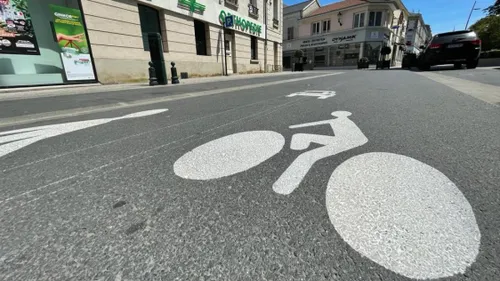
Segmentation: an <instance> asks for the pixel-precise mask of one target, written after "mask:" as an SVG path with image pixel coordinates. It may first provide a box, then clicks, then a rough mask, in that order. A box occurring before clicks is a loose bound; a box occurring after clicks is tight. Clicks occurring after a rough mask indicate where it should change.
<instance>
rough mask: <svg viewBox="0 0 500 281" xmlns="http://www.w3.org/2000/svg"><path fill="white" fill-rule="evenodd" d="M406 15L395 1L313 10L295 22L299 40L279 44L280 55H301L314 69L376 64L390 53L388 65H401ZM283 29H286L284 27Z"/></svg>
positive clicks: (357, 0) (355, 1) (358, 0)
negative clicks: (385, 49) (382, 54)
mask: <svg viewBox="0 0 500 281" xmlns="http://www.w3.org/2000/svg"><path fill="white" fill-rule="evenodd" d="M407 18H408V11H407V9H406V8H405V6H404V5H403V3H402V2H401V1H399V0H394V1H380V0H345V1H341V2H336V3H333V4H330V5H326V6H323V7H319V8H317V9H316V10H315V11H313V12H311V13H310V14H309V15H307V16H305V17H303V18H302V19H300V20H299V38H295V39H294V40H285V41H283V50H284V53H287V54H290V55H291V54H293V52H294V51H295V50H297V49H301V50H303V51H304V52H305V56H306V57H307V62H308V63H310V64H312V65H313V66H315V67H322V66H354V65H356V64H357V61H358V60H359V59H360V58H362V57H367V58H368V59H369V60H370V62H371V63H375V62H376V61H378V60H380V59H381V58H380V50H381V48H382V47H383V46H389V47H391V49H392V53H391V55H390V58H389V57H388V58H386V59H391V61H392V64H393V65H394V64H398V63H400V62H401V61H402V57H403V53H404V36H405V31H406V24H407ZM284 28H286V26H284Z"/></svg>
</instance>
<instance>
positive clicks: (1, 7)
mask: <svg viewBox="0 0 500 281" xmlns="http://www.w3.org/2000/svg"><path fill="white" fill-rule="evenodd" d="M0 54H20V55H40V50H39V49H38V44H37V41H36V37H35V30H34V29H33V24H32V22H31V17H30V14H29V13H28V3H27V0H0Z"/></svg>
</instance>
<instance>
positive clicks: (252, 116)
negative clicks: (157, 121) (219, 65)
mask: <svg viewBox="0 0 500 281" xmlns="http://www.w3.org/2000/svg"><path fill="white" fill-rule="evenodd" d="M303 99H305V98H299V99H297V100H293V101H289V102H286V103H283V104H279V105H276V106H273V107H272V108H270V109H266V110H263V111H261V112H257V113H254V114H250V115H248V116H245V117H242V118H239V119H236V120H233V121H230V122H227V123H224V124H222V125H219V126H216V127H213V128H210V129H207V130H204V131H202V132H199V133H197V134H194V135H191V136H188V137H186V138H182V139H178V140H174V141H171V142H169V143H166V144H162V145H160V146H156V147H153V148H150V149H147V150H144V151H141V152H139V153H136V154H133V155H129V156H127V157H124V158H121V159H118V160H115V161H110V162H109V163H107V164H103V165H101V166H97V167H95V168H92V169H89V170H87V171H83V172H79V173H76V174H74V175H71V176H68V177H66V178H63V179H59V180H57V181H55V182H51V183H48V184H46V185H44V186H39V187H36V188H34V189H32V190H28V191H25V192H22V193H20V194H17V195H13V196H10V197H7V198H0V206H2V205H4V204H6V203H8V202H10V201H12V200H14V199H18V198H20V197H23V196H27V195H30V194H32V193H33V192H35V191H42V190H45V189H47V188H48V187H51V186H53V185H57V184H60V183H63V182H66V181H68V180H70V179H73V178H78V177H81V176H85V175H88V174H91V173H92V172H95V171H98V172H99V171H101V170H102V169H104V168H107V167H110V166H112V165H114V164H118V163H122V162H125V161H127V160H130V159H133V158H136V157H138V156H141V155H145V154H147V153H149V152H153V151H158V150H159V149H162V148H164V147H168V146H170V145H172V144H175V143H178V142H180V143H181V144H180V145H179V146H176V147H173V148H180V147H183V146H185V145H188V144H190V142H186V140H189V139H191V138H195V137H197V138H201V137H207V136H210V135H213V134H215V132H213V131H216V130H218V129H220V128H224V127H227V126H230V125H232V124H235V123H238V122H241V121H244V120H252V119H256V118H260V117H262V116H266V115H270V114H272V113H274V112H277V111H279V110H282V109H283V108H287V107H290V106H293V105H294V104H296V103H299V102H300V101H302V100H303ZM210 132H213V133H210ZM206 133H209V134H207V135H204V134H206ZM195 139H196V138H195ZM173 148H172V149H173ZM155 156H158V153H154V154H153V155H149V156H147V157H145V158H143V159H138V160H135V161H133V162H131V163H127V164H124V165H123V166H122V167H118V168H115V169H111V171H104V172H103V173H104V174H106V173H108V172H112V171H114V170H116V169H123V168H125V167H128V166H130V165H133V164H137V163H139V162H142V161H145V160H147V159H150V158H152V157H155ZM92 178H93V177H89V178H87V179H86V180H83V181H76V182H75V183H73V184H71V185H67V186H63V187H62V188H60V189H56V190H54V191H53V192H48V193H45V194H41V195H38V196H36V197H35V198H33V199H31V200H29V201H28V202H21V203H20V205H15V206H13V207H11V208H8V209H4V210H2V211H5V212H7V211H10V210H12V209H14V208H17V207H22V206H24V205H26V204H28V203H29V202H32V201H36V200H38V199H40V198H41V197H44V196H47V195H51V194H54V193H56V192H59V191H62V190H66V189H69V188H71V187H73V186H75V185H77V184H78V183H83V182H86V181H88V180H90V179H92Z"/></svg>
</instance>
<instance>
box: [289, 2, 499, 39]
mask: <svg viewBox="0 0 500 281" xmlns="http://www.w3.org/2000/svg"><path fill="white" fill-rule="evenodd" d="M303 1H304V0H283V2H284V3H285V4H286V5H293V4H296V3H299V2H303ZM333 2H340V0H319V3H320V5H321V6H325V5H328V4H330V3H333ZM494 2H495V0H477V3H476V8H479V9H480V10H475V11H473V12H472V16H471V18H470V22H469V26H470V25H472V24H473V23H474V22H476V21H477V20H479V19H481V18H482V17H484V16H486V14H485V13H484V12H483V9H485V8H487V7H488V6H490V5H492V4H493V3H494ZM403 3H404V5H405V6H406V8H407V9H408V11H410V12H418V11H420V13H421V14H422V16H423V18H424V21H425V23H426V24H430V26H431V29H432V33H433V34H436V33H441V32H446V31H452V30H453V29H456V30H460V29H464V28H465V23H466V22H467V18H468V17H469V13H470V10H471V8H472V5H474V0H403Z"/></svg>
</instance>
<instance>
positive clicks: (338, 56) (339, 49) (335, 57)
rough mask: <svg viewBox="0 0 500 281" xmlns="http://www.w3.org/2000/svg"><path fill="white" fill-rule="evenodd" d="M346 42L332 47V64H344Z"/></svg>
mask: <svg viewBox="0 0 500 281" xmlns="http://www.w3.org/2000/svg"><path fill="white" fill-rule="evenodd" d="M344 48H345V44H340V45H335V46H332V47H330V66H344Z"/></svg>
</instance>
